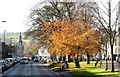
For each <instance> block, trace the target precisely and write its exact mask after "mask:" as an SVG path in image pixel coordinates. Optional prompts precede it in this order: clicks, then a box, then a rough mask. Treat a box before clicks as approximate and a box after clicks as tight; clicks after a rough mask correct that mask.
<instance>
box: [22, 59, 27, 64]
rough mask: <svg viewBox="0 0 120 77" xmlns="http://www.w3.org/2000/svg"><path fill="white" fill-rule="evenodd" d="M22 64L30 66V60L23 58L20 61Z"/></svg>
mask: <svg viewBox="0 0 120 77" xmlns="http://www.w3.org/2000/svg"><path fill="white" fill-rule="evenodd" d="M20 64H28V59H27V58H22V59H21V60H20Z"/></svg>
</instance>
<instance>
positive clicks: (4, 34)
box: [4, 30, 6, 42]
mask: <svg viewBox="0 0 120 77" xmlns="http://www.w3.org/2000/svg"><path fill="white" fill-rule="evenodd" d="M5 32H6V30H4V42H5Z"/></svg>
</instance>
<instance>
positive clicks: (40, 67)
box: [2, 61, 60, 77]
mask: <svg viewBox="0 0 120 77" xmlns="http://www.w3.org/2000/svg"><path fill="white" fill-rule="evenodd" d="M2 77H60V76H59V75H58V74H57V73H55V72H53V71H51V70H50V69H49V68H48V67H47V64H42V63H41V62H32V61H31V62H29V64H17V65H15V66H13V67H12V68H10V69H9V70H7V71H5V72H4V73H3V74H2Z"/></svg>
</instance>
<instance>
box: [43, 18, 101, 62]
mask: <svg viewBox="0 0 120 77" xmlns="http://www.w3.org/2000/svg"><path fill="white" fill-rule="evenodd" d="M44 30H45V31H46V33H47V34H50V36H49V41H50V42H51V44H50V48H49V52H50V53H51V54H52V53H57V54H61V55H66V54H68V55H72V56H75V55H76V54H77V55H83V54H85V55H87V57H88V62H89V57H90V54H92V53H97V52H99V46H100V44H99V42H98V40H99V32H98V31H97V30H95V29H93V28H92V27H91V26H90V25H89V24H87V23H83V22H82V21H80V20H69V19H66V20H62V21H61V20H56V21H52V22H46V23H45V24H44Z"/></svg>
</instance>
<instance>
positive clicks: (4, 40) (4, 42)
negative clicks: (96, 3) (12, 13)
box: [2, 20, 6, 43]
mask: <svg viewBox="0 0 120 77" xmlns="http://www.w3.org/2000/svg"><path fill="white" fill-rule="evenodd" d="M2 23H6V21H5V20H4V21H2ZM5 32H6V30H4V41H3V42H4V43H5Z"/></svg>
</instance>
